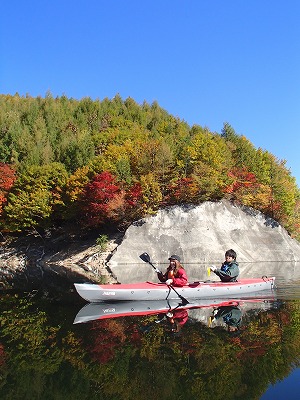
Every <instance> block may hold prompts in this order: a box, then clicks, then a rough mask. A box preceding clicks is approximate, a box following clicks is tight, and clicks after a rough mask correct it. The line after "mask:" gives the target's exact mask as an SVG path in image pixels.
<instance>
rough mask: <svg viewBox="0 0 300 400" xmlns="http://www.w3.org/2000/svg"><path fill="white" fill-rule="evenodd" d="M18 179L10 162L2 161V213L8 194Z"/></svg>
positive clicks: (0, 193) (0, 175) (0, 171)
mask: <svg viewBox="0 0 300 400" xmlns="http://www.w3.org/2000/svg"><path fill="white" fill-rule="evenodd" d="M15 180H16V172H15V170H14V169H13V168H12V167H10V166H9V165H8V164H4V163H0V215H1V214H2V210H3V206H4V205H5V204H6V202H7V194H8V192H9V191H10V189H11V188H12V187H13V185H14V182H15Z"/></svg>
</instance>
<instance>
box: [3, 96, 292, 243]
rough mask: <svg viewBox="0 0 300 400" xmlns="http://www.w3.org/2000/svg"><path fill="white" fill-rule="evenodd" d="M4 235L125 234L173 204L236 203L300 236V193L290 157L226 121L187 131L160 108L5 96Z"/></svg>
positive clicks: (117, 100) (116, 101)
mask: <svg viewBox="0 0 300 400" xmlns="http://www.w3.org/2000/svg"><path fill="white" fill-rule="evenodd" d="M0 132H1V133H0V227H1V231H2V232H22V231H25V230H28V229H29V230H30V229H32V228H41V229H49V228H54V227H57V226H62V225H63V224H66V223H72V224H76V225H80V226H81V227H86V228H98V227H101V226H107V225H109V226H114V227H118V228H125V227H127V226H128V225H129V224H130V223H131V222H132V221H134V220H136V219H138V218H141V217H144V216H146V215H149V214H153V213H155V212H156V211H157V210H158V209H159V208H162V207H166V206H169V205H174V204H183V203H189V204H195V205H197V204H200V203H202V202H203V201H208V200H209V201H218V200H220V199H223V198H225V199H228V200H230V201H232V202H234V203H236V204H243V205H246V206H250V207H253V208H255V209H257V210H260V211H261V212H263V213H264V214H266V215H267V216H269V217H271V218H273V219H275V220H276V221H278V222H279V223H280V224H281V225H282V226H284V227H285V228H286V229H287V231H288V232H289V233H290V234H291V235H292V236H293V237H295V238H297V239H298V240H299V239H300V207H299V205H300V192H299V188H298V187H297V185H296V180H295V178H294V177H293V176H292V175H291V172H290V171H289V169H288V168H287V167H286V162H285V161H284V160H279V159H277V158H276V157H275V156H274V155H272V154H271V153H270V152H268V151H267V150H263V149H261V148H258V149H256V148H255V147H254V146H253V144H252V143H251V142H250V141H249V140H248V139H247V138H246V137H245V136H242V135H239V134H237V133H236V132H235V131H234V129H233V127H232V126H231V125H230V124H229V123H227V122H225V123H224V125H223V128H222V131H221V132H220V133H216V132H211V131H210V130H209V129H208V128H206V127H201V126H199V125H193V126H189V125H188V124H187V123H186V122H185V121H184V120H180V119H179V118H177V117H174V116H172V115H170V114H169V113H168V112H167V111H165V110H164V109H162V108H161V107H160V106H159V105H158V103H157V102H153V103H152V104H148V103H147V102H144V103H143V104H141V105H139V104H137V103H136V102H135V101H134V100H133V99H132V98H127V99H126V100H123V99H122V98H121V97H120V96H119V95H116V96H115V97H114V98H113V99H107V98H105V99H103V100H102V101H100V100H92V99H91V98H89V97H87V98H83V99H81V100H75V99H73V98H67V97H66V96H61V97H56V98H54V97H53V96H52V95H51V94H50V93H47V95H46V96H45V97H44V98H43V97H30V96H26V97H21V96H19V95H18V94H16V95H14V96H11V95H0Z"/></svg>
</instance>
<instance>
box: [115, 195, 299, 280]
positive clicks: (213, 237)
mask: <svg viewBox="0 0 300 400" xmlns="http://www.w3.org/2000/svg"><path fill="white" fill-rule="evenodd" d="M230 248H233V249H234V250H235V251H236V252H237V254H238V261H239V262H240V264H241V271H242V272H243V273H244V275H246V274H249V275H250V274H252V276H254V274H255V275H259V276H261V275H264V274H267V273H266V272H270V268H271V272H272V273H273V270H274V269H276V268H275V266H276V265H277V268H278V262H281V266H282V265H284V264H282V262H285V263H286V262H290V263H292V265H293V266H294V267H295V262H296V261H300V243H299V242H298V241H296V240H294V239H292V238H291V237H290V236H289V235H288V233H287V232H286V230H285V229H284V228H282V227H281V226H280V225H279V224H278V223H277V222H276V221H274V220H272V219H270V218H267V217H265V216H264V215H263V214H262V213H260V212H258V211H256V210H254V209H252V208H247V207H237V206H234V205H232V204H231V203H229V202H227V201H221V202H205V203H203V204H201V205H199V206H181V207H180V206H174V207H169V208H167V209H164V210H160V211H159V212H158V213H157V215H155V216H151V217H148V218H144V219H142V220H139V221H137V222H136V223H134V224H132V225H131V226H130V227H129V228H128V229H127V231H126V234H125V236H124V239H123V241H122V243H121V244H120V246H118V248H117V251H116V252H115V254H113V256H112V258H111V259H110V261H109V262H108V265H109V267H110V269H111V270H112V272H113V273H114V275H115V276H117V277H118V280H119V281H120V282H122V283H126V282H138V281H145V280H153V279H155V273H154V271H153V269H152V268H151V267H150V266H147V264H146V265H145V263H143V262H141V260H140V259H139V255H140V254H141V253H143V252H147V253H148V254H149V255H150V256H151V259H152V260H153V262H155V264H156V265H158V266H159V267H160V268H161V269H165V267H166V265H167V263H168V261H167V260H168V257H169V256H170V255H171V254H177V255H179V256H180V257H181V259H182V264H183V265H184V266H185V268H186V269H187V272H188V275H189V279H190V280H191V281H192V280H197V279H204V278H205V277H206V278H207V275H206V274H207V267H208V266H209V265H211V264H218V265H220V263H221V262H223V261H224V253H225V251H226V250H227V249H230ZM164 264H165V265H164ZM289 265H291V264H289ZM294 267H293V268H294ZM297 268H298V267H297ZM298 270H299V268H298ZM250 276H251V275H250Z"/></svg>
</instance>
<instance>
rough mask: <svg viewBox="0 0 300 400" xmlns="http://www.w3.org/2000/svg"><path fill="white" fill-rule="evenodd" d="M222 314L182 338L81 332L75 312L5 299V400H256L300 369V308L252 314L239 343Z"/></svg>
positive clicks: (124, 326)
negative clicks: (182, 399)
mask: <svg viewBox="0 0 300 400" xmlns="http://www.w3.org/2000/svg"><path fill="white" fill-rule="evenodd" d="M234 307H236V308H239V307H240V306H234ZM216 310H217V309H216ZM216 310H215V312H213V311H214V310H213V309H210V310H209V313H207V315H209V316H212V315H214V319H215V320H216V321H215V322H214V324H211V325H209V323H206V322H207V321H204V322H203V321H201V320H197V319H195V318H193V317H190V318H189V319H188V321H187V322H185V323H184V324H182V328H181V334H180V335H174V334H172V330H170V329H166V326H167V324H169V321H168V320H167V319H166V318H165V319H164V321H162V322H160V323H156V321H157V315H147V316H138V317H122V318H108V319H104V320H94V321H90V322H88V323H86V324H79V325H73V324H72V320H73V317H74V309H73V308H72V307H62V306H58V305H54V306H52V307H50V308H49V304H44V303H42V302H33V301H29V300H26V299H20V298H17V297H13V298H12V297H7V298H2V300H1V310H0V311H1V314H0V325H1V333H0V374H1V379H0V397H1V399H27V398H28V399H29V398H30V399H39V398H43V399H60V398H64V399H69V398H70V399H71V398H72V399H74V398H75V399H79V398H80V399H89V400H90V399H92V400H93V399H132V398H135V399H144V398H145V396H147V397H149V398H151V399H180V398H184V399H185V400H189V399H195V398H197V399H200V400H202V399H203V400H204V399H212V398H214V399H223V398H224V393H226V399H239V398H241V399H251V400H252V399H254V398H259V397H260V396H261V395H262V394H263V393H264V391H265V390H266V388H267V387H268V385H269V384H270V383H275V382H276V381H277V380H278V379H283V378H284V377H285V376H287V375H288V374H289V373H290V371H291V370H292V369H293V368H294V367H296V366H299V355H300V338H299V321H300V318H299V317H300V312H299V300H297V301H291V302H285V303H284V304H278V303H274V304H272V307H270V308H268V309H263V308H262V309H255V310H254V309H253V310H251V308H250V309H249V310H248V312H247V313H243V315H242V323H241V324H240V325H239V328H240V330H241V334H240V335H239V336H232V335H229V334H228V331H227V329H224V327H222V324H217V321H218V318H216V316H217V313H218V312H219V311H220V310H217V311H216ZM241 310H242V311H243V309H242V307H241ZM227 311H228V309H227ZM224 312H225V310H224V309H223V310H222V313H220V314H219V316H220V318H219V321H221V320H222V319H223V317H224V315H225V314H224ZM191 314H192V313H191ZM173 316H174V315H173ZM223 322H224V321H223ZM225 325H226V324H225ZM149 326H151V329H144V328H145V327H149ZM228 377H231V378H230V379H228Z"/></svg>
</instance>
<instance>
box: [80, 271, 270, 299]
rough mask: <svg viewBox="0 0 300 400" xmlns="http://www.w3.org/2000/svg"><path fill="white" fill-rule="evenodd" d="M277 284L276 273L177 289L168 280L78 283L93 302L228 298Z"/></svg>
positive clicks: (84, 297)
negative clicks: (170, 285)
mask: <svg viewBox="0 0 300 400" xmlns="http://www.w3.org/2000/svg"><path fill="white" fill-rule="evenodd" d="M274 285H275V278H274V277H271V278H268V277H262V278H254V279H240V280H239V281H238V282H220V281H205V282H193V283H189V284H187V285H185V286H182V287H174V289H173V288H171V287H169V286H167V285H166V284H165V283H152V282H142V283H129V284H110V285H101V284H90V283H75V284H74V286H75V288H76V290H77V292H78V294H79V295H80V296H81V297H82V298H83V299H85V300H86V301H88V302H91V303H98V302H102V301H109V302H111V301H132V300H139V301H140V300H165V299H169V300H172V299H177V300H178V297H179V296H178V295H180V296H182V297H184V298H186V299H203V298H209V297H210V298H211V297H214V298H219V297H224V296H226V297H227V298H228V297H232V296H241V295H242V296H244V295H248V294H249V293H253V292H260V291H262V290H270V289H273V288H274Z"/></svg>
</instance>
